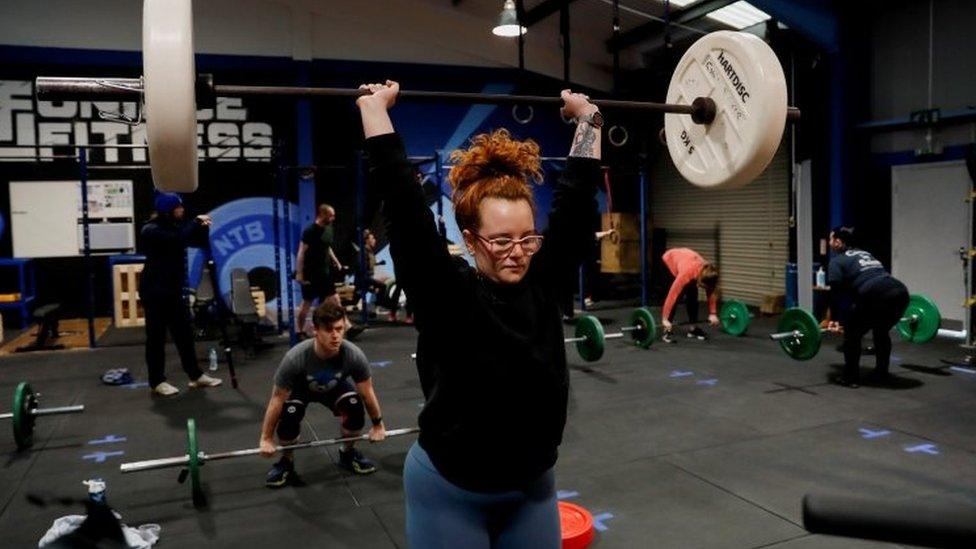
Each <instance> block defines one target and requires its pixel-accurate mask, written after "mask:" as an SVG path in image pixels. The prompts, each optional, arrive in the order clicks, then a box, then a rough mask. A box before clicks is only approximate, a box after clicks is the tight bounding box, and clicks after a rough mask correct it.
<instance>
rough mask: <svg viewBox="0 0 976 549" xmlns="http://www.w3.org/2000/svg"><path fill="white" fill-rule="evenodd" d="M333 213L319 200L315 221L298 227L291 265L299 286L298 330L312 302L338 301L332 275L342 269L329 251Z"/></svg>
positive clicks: (332, 252) (301, 330) (332, 238)
mask: <svg viewBox="0 0 976 549" xmlns="http://www.w3.org/2000/svg"><path fill="white" fill-rule="evenodd" d="M335 217H336V214H335V209H334V208H333V207H332V206H330V205H328V204H319V207H318V209H317V210H316V215H315V221H314V222H313V223H312V224H311V225H309V226H308V227H306V228H305V230H304V231H302V240H301V242H300V243H299V245H298V256H297V258H296V266H295V280H297V281H298V283H299V284H301V286H302V304H301V307H299V309H298V326H297V329H298V331H299V332H301V333H305V317H306V316H307V315H308V311H309V309H311V307H312V304H313V302H318V303H319V304H322V303H325V302H326V301H332V302H334V303H335V304H336V305H339V304H340V303H339V296H338V295H336V291H335V278H334V277H335V274H336V273H341V272H342V263H340V262H339V259H338V258H336V255H335V252H334V251H332V245H333V240H334V238H335V234H334V230H333V222H334V221H335ZM333 268H334V269H335V270H333ZM306 335H308V334H307V333H306Z"/></svg>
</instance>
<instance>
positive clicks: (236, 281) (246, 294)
mask: <svg viewBox="0 0 976 549" xmlns="http://www.w3.org/2000/svg"><path fill="white" fill-rule="evenodd" d="M230 311H231V313H233V314H234V318H235V320H236V321H237V324H238V326H239V327H240V336H239V340H238V342H239V343H240V344H241V347H243V348H244V351H245V352H246V353H248V354H251V355H253V354H254V351H257V350H259V349H266V348H268V347H271V345H272V344H271V343H268V342H265V341H262V340H261V337H260V336H259V335H258V332H257V328H258V321H259V320H260V319H261V317H260V316H258V309H257V306H255V304H254V297H253V296H251V281H250V279H248V277H247V271H246V270H244V269H242V268H236V269H233V270H232V271H231V272H230Z"/></svg>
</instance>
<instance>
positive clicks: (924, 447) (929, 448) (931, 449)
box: [905, 444, 939, 456]
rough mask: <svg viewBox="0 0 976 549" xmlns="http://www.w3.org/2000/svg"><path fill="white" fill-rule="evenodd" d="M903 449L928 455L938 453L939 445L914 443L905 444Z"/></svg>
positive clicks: (910, 452) (911, 452)
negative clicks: (910, 444) (912, 444)
mask: <svg viewBox="0 0 976 549" xmlns="http://www.w3.org/2000/svg"><path fill="white" fill-rule="evenodd" d="M905 451H906V452H908V453H909V454H917V453H922V454H928V455H930V456H937V455H939V447H938V446H937V445H935V444H916V445H914V446H905Z"/></svg>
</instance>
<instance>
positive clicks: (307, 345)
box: [260, 301, 386, 488]
mask: <svg viewBox="0 0 976 549" xmlns="http://www.w3.org/2000/svg"><path fill="white" fill-rule="evenodd" d="M312 323H313V325H314V337H313V338H311V339H307V340H305V341H302V342H301V343H299V344H298V345H295V346H294V347H292V348H291V350H289V351H288V352H287V353H286V354H285V356H284V358H283V359H282V360H281V364H280V365H279V366H278V370H277V372H275V376H274V388H273V390H272V393H271V400H270V401H269V402H268V408H267V410H266V411H265V414H264V423H263V424H262V426H261V439H260V447H261V455H262V456H264V457H272V456H274V455H275V453H277V450H276V448H275V443H274V436H275V435H276V434H277V437H278V442H279V443H280V444H281V445H288V444H293V443H294V442H295V441H297V440H298V435H299V433H300V431H301V422H302V419H303V418H304V417H305V408H306V407H307V405H308V403H310V402H318V403H319V404H322V405H323V406H325V407H326V408H328V409H329V410H331V411H332V414H333V415H335V416H336V417H338V418H340V419H339V426H340V431H341V432H342V436H343V437H355V436H358V435H359V433H360V432H361V431H362V429H363V426H364V425H365V424H366V413H367V412H368V413H369V417H370V420H371V421H372V424H373V426H372V428H371V429H370V431H369V440H370V442H379V441H381V440H383V439H384V438H386V428H385V427H384V425H383V417H382V415H381V411H380V403H379V399H378V398H377V397H376V393H375V391H374V390H373V381H372V376H371V374H370V370H369V361H368V360H367V359H366V355H365V354H363V352H362V351H361V350H360V349H359V347H357V346H356V345H354V344H353V343H350V342H348V341H344V338H343V336H344V335H345V331H346V312H345V310H344V309H343V308H342V307H340V306H338V305H336V304H334V303H332V302H331V301H326V302H325V303H323V304H322V305H319V306H318V308H316V309H315V312H314V313H313V314H312ZM339 465H340V466H341V467H343V468H346V469H348V470H350V471H352V472H353V473H356V474H360V475H368V474H370V473H372V472H374V471H376V466H375V465H374V464H373V462H372V461H370V460H369V459H367V458H366V457H364V456H363V455H362V454H361V453H360V452H359V451H358V450H356V449H355V448H354V443H352V442H347V443H345V444H344V445H343V446H342V447H341V448H340V449H339ZM294 477H295V468H294V458H293V456H292V452H290V451H286V452H284V453H283V455H282V458H281V459H280V460H279V461H278V462H277V463H275V464H274V466H273V467H272V468H271V470H270V471H269V472H268V475H267V478H266V480H265V483H266V484H267V485H268V486H269V487H272V488H278V487H281V486H284V485H286V484H288V482H289V481H291V480H293V479H294Z"/></svg>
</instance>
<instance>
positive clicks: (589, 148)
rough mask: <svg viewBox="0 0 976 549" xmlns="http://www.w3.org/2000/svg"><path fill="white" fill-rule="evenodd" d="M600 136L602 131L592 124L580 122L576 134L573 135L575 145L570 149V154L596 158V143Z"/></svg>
mask: <svg viewBox="0 0 976 549" xmlns="http://www.w3.org/2000/svg"><path fill="white" fill-rule="evenodd" d="M599 138H600V133H599V132H598V131H597V129H596V128H595V127H594V126H593V125H592V124H589V123H587V122H582V123H580V124H579V125H578V126H576V135H575V136H574V137H573V146H572V147H571V148H570V149H569V156H581V157H584V158H596V151H594V145H595V144H596V140H597V139H599Z"/></svg>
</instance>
